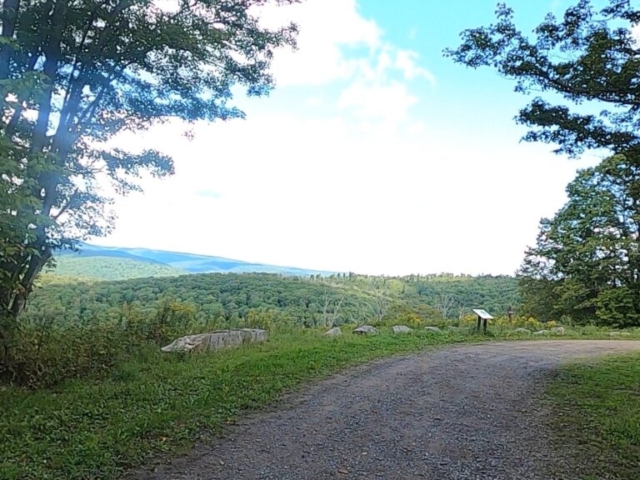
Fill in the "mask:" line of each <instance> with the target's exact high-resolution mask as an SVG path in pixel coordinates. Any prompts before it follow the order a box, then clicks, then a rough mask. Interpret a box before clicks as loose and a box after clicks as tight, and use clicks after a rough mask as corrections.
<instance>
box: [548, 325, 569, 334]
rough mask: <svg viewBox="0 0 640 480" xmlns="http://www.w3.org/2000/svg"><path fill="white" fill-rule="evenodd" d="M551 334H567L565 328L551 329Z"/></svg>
mask: <svg viewBox="0 0 640 480" xmlns="http://www.w3.org/2000/svg"><path fill="white" fill-rule="evenodd" d="M551 333H553V334H555V335H564V334H565V333H566V332H565V330H564V327H554V328H552V329H551Z"/></svg>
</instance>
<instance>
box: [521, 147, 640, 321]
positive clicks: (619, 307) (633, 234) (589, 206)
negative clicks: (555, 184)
mask: <svg viewBox="0 0 640 480" xmlns="http://www.w3.org/2000/svg"><path fill="white" fill-rule="evenodd" d="M567 193H568V196H569V200H568V202H567V203H566V205H565V206H564V207H563V208H562V209H561V210H560V211H559V212H558V213H557V214H556V215H555V217H553V218H552V219H543V220H542V221H541V223H540V231H539V234H538V239H537V244H536V246H535V247H533V248H530V249H529V250H528V251H527V254H526V256H525V259H524V262H523V264H522V267H521V269H520V272H519V275H520V282H521V286H522V287H523V288H522V290H523V296H524V298H523V301H524V306H525V308H530V309H531V307H533V309H534V310H535V309H536V308H537V309H541V310H546V311H534V312H533V313H537V314H539V315H540V317H541V318H545V317H546V316H549V315H553V316H556V318H558V317H560V316H562V315H568V316H571V317H572V318H573V319H575V320H576V321H580V322H589V321H595V322H597V323H601V324H606V325H612V326H618V327H627V326H639V325H640V245H639V244H638V236H639V235H640V162H638V161H637V159H635V158H630V157H628V156H625V155H616V156H613V157H611V158H609V159H607V160H605V161H603V162H602V163H601V164H600V165H598V166H597V167H594V168H589V169H585V170H582V171H581V172H580V173H579V174H578V176H577V178H576V179H575V180H574V181H573V182H571V183H570V184H569V186H568V187H567Z"/></svg>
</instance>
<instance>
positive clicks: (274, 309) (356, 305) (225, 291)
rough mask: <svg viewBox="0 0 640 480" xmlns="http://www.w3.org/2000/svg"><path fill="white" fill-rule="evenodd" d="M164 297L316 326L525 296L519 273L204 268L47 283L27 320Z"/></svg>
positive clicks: (224, 318)
mask: <svg viewBox="0 0 640 480" xmlns="http://www.w3.org/2000/svg"><path fill="white" fill-rule="evenodd" d="M164 302H177V303H180V304H182V305H184V306H187V307H188V308H190V309H192V310H193V311H194V313H195V315H196V316H197V318H199V319H200V320H201V321H207V322H215V323H216V324H217V325H221V326H222V325H235V324H238V323H239V322H241V321H243V320H245V321H246V320H247V319H248V318H249V317H252V316H256V315H260V316H264V315H265V314H267V313H268V315H269V316H270V317H271V318H274V319H276V320H274V321H282V322H291V323H293V324H296V325H300V326H309V327H310V326H318V325H325V324H327V325H328V324H344V323H356V322H357V323H359V322H365V321H382V320H383V319H385V318H388V317H389V316H390V315H394V314H398V313H399V312H400V311H403V312H405V314H406V313H408V312H410V313H412V314H414V315H418V316H420V317H421V318H428V317H431V318H450V319H452V318H458V317H459V316H460V315H462V314H465V313H469V311H470V309H471V308H485V309H487V310H488V311H490V312H493V313H494V314H503V313H504V312H505V311H506V310H507V308H508V307H509V306H510V305H511V306H516V305H517V304H518V302H519V298H518V293H517V282H516V280H515V279H514V278H512V277H490V276H486V277H467V276H452V275H433V276H411V277H403V278H384V277H368V276H360V275H354V274H349V275H334V276H331V277H327V278H324V277H321V276H313V277H310V278H305V277H284V276H279V275H273V274H259V273H257V274H202V275H186V276H179V277H173V278H144V279H135V280H128V281H119V282H99V283H90V282H76V283H67V284H47V285H44V286H42V287H40V288H38V289H36V291H35V292H34V295H33V297H32V300H31V303H30V305H29V307H28V308H27V311H26V312H25V319H29V318H31V319H33V318H39V317H42V316H43V315H55V316H56V317H57V318H64V320H65V321H66V322H74V323H75V322H78V323H87V322H93V321H103V320H117V319H118V318H120V317H121V316H122V315H123V312H125V311H126V312H128V311H131V310H135V311H138V312H140V313H144V314H151V313H152V312H154V311H156V310H157V309H158V307H159V306H160V305H161V304H163V303H164Z"/></svg>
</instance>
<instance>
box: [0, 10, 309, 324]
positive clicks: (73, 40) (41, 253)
mask: <svg viewBox="0 0 640 480" xmlns="http://www.w3.org/2000/svg"><path fill="white" fill-rule="evenodd" d="M297 1H299V0H169V1H166V2H157V1H152V0H107V1H97V0H3V2H2V10H1V12H0V17H1V21H2V27H1V32H0V108H1V109H2V115H1V116H0V313H2V312H4V313H7V312H10V313H11V314H14V315H15V314H17V313H19V312H20V311H21V310H22V308H23V307H24V302H25V300H26V297H27V295H28V293H29V291H30V289H31V287H32V285H33V280H34V278H35V277H36V276H37V274H38V273H39V272H40V270H41V269H42V267H43V266H44V264H45V263H46V262H47V261H48V260H49V258H50V257H51V255H52V251H53V250H54V249H55V248H59V247H63V246H72V245H73V244H74V242H75V241H77V240H80V239H86V238H87V237H89V236H100V235H104V234H106V233H108V232H109V231H110V229H111V228H112V226H113V220H114V219H113V216H112V214H111V213H110V211H109V209H108V205H109V204H110V202H111V201H112V197H113V194H126V193H128V192H131V191H138V190H140V185H139V183H138V181H139V179H140V177H141V176H142V175H143V174H150V175H152V176H155V177H164V176H167V175H170V174H172V173H173V169H174V166H173V162H172V159H171V158H169V157H168V156H166V155H164V154H162V153H161V152H158V151H156V150H154V149H153V148H140V149H139V150H136V151H126V150H123V149H120V148H117V147H114V146H113V145H112V143H110V141H111V140H113V139H114V136H115V135H117V134H119V133H122V132H125V131H133V132H140V131H144V130H146V129H148V128H150V127H151V126H153V125H155V124H157V123H161V122H166V121H168V120H169V119H171V118H174V119H180V120H183V121H186V122H196V121H200V120H203V121H214V120H218V119H221V120H228V119H233V118H242V117H243V116H244V114H243V112H242V111H240V110H239V109H237V108H236V107H234V106H233V105H232V104H231V100H232V91H233V89H234V86H239V87H242V88H244V89H245V91H246V93H247V94H248V95H252V96H260V95H265V94H267V93H268V92H269V91H270V89H271V88H273V85H274V81H273V78H272V76H271V74H270V73H269V66H270V62H271V60H272V58H273V53H274V51H275V50H276V49H277V48H279V47H282V46H294V44H295V36H296V33H297V29H296V26H295V25H293V24H291V25H287V26H284V27H282V28H276V29H270V28H265V27H264V26H263V25H262V24H261V21H260V17H259V14H260V11H261V9H263V8H264V7H266V6H268V5H269V4H289V3H296V2H297Z"/></svg>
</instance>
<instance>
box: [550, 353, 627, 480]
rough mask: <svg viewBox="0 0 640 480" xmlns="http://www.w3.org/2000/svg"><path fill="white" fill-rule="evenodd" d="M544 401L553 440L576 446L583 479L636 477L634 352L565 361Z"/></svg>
mask: <svg viewBox="0 0 640 480" xmlns="http://www.w3.org/2000/svg"><path fill="white" fill-rule="evenodd" d="M548 400H549V401H550V402H551V405H552V406H553V407H552V408H553V410H554V415H553V419H552V420H551V422H552V423H551V425H552V427H553V428H554V429H555V430H556V431H557V434H558V438H557V441H559V442H563V443H569V444H571V445H576V446H577V448H578V449H579V451H578V452H577V453H578V454H579V455H583V458H584V461H585V464H586V465H588V467H587V468H590V469H592V471H593V473H592V474H591V477H586V478H585V480H588V479H597V478H619V479H625V480H637V479H638V478H640V354H637V353H634V354H626V355H616V356H611V357H605V358H603V359H598V360H595V361H593V362H589V363H580V364H570V365H568V366H566V367H565V368H564V369H563V370H562V371H561V372H560V374H559V375H558V377H557V378H556V379H555V381H554V382H553V384H552V385H551V387H550V389H549V391H548ZM598 472H602V473H601V474H599V473H598Z"/></svg>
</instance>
